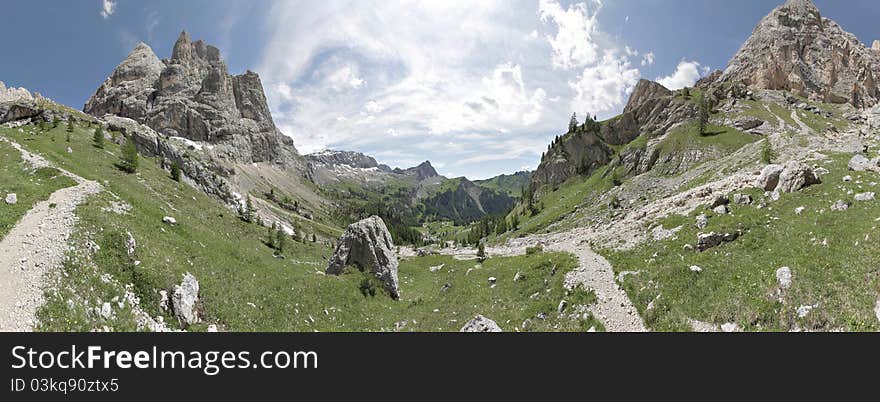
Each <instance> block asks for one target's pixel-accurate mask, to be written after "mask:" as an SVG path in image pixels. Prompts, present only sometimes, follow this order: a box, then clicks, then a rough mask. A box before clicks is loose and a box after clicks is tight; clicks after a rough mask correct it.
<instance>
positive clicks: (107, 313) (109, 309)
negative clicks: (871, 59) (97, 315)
mask: <svg viewBox="0 0 880 402" xmlns="http://www.w3.org/2000/svg"><path fill="white" fill-rule="evenodd" d="M111 317H113V306H111V305H110V303H104V304H102V305H101V318H103V319H105V320H109V319H110V318H111Z"/></svg>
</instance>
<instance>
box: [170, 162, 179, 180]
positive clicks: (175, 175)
mask: <svg viewBox="0 0 880 402" xmlns="http://www.w3.org/2000/svg"><path fill="white" fill-rule="evenodd" d="M171 180H174V181H176V182H180V165H178V164H177V162H172V163H171Z"/></svg>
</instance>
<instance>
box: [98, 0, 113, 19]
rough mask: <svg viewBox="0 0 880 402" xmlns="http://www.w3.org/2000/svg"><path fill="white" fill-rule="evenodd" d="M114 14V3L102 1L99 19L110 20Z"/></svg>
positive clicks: (109, 0) (106, 0)
mask: <svg viewBox="0 0 880 402" xmlns="http://www.w3.org/2000/svg"><path fill="white" fill-rule="evenodd" d="M115 12H116V2H115V1H113V0H102V1H101V17H104V19H107V18H110V16H111V15H113V13H115Z"/></svg>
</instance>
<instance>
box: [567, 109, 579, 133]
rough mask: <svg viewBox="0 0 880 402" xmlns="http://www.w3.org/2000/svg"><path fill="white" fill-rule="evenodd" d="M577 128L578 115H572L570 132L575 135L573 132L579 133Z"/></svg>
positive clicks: (569, 124) (569, 126) (569, 125)
mask: <svg viewBox="0 0 880 402" xmlns="http://www.w3.org/2000/svg"><path fill="white" fill-rule="evenodd" d="M577 127H578V118H577V113H572V114H571V121H570V122H569V123H568V132H569V133H573V132H575V131H577Z"/></svg>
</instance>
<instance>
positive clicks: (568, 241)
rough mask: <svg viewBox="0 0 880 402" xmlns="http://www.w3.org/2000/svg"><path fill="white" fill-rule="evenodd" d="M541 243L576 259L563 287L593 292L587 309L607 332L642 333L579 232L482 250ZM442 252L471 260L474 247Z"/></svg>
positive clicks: (517, 249)
mask: <svg viewBox="0 0 880 402" xmlns="http://www.w3.org/2000/svg"><path fill="white" fill-rule="evenodd" d="M539 245H540V246H542V247H544V249H545V250H547V251H556V252H564V253H572V254H574V255H575V256H576V257H577V258H578V263H579V266H578V268H577V269H576V270H574V271H571V272H569V273H568V274H567V275H566V277H565V288H566V289H569V290H570V289H574V288H577V287H579V286H583V287H584V288H585V289H592V290H593V291H594V292H595V293H596V297H597V299H598V302H597V303H596V304H595V305H592V306H589V307H588V310H589V311H590V312H592V313H593V315H594V316H595V317H596V318H597V319H598V320H600V321H601V322H602V324H603V325H604V326H605V330H606V331H609V332H646V331H647V330H646V329H645V325H644V323H643V322H642V318H641V317H640V316H639V314H638V310H636V308H635V306H634V305H633V304H632V302H631V301H630V299H629V297H628V296H627V295H626V292H625V291H624V290H623V289H621V288H620V286H618V285H617V282H615V280H614V269H613V268H612V267H611V264H610V263H609V262H608V261H607V260H605V258H603V257H602V256H601V255H599V254H596V253H595V252H593V250H591V249H590V247H589V245H588V244H587V243H586V241H585V240H584V237H583V236H582V233H581V232H580V231H577V230H575V231H570V232H563V233H556V234H552V235H537V236H530V237H525V238H519V239H512V240H510V241H508V242H507V243H506V244H504V245H503V246H496V247H487V248H486V253H487V254H489V256H493V257H511V256H518V255H523V254H525V253H526V248H528V247H533V246H539ZM438 251H439V252H440V253H441V254H443V255H451V256H453V257H455V258H457V259H475V258H476V250H474V249H468V248H463V249H442V250H438ZM402 255H404V256H412V255H415V253H414V252H412V250H405V251H404V252H403V253H402Z"/></svg>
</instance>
